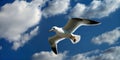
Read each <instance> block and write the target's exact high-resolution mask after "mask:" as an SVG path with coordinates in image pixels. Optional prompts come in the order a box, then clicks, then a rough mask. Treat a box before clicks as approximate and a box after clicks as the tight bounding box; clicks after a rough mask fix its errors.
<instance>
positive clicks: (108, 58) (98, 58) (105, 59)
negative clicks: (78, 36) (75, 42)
mask: <svg viewBox="0 0 120 60" xmlns="http://www.w3.org/2000/svg"><path fill="white" fill-rule="evenodd" d="M119 54H120V47H119V46H117V47H111V48H109V49H106V50H105V51H103V52H102V53H101V54H99V55H93V56H88V55H86V54H78V55H75V56H73V57H72V60H119V59H120V55H119Z"/></svg>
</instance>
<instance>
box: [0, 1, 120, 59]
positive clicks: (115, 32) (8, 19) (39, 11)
mask: <svg viewBox="0 0 120 60" xmlns="http://www.w3.org/2000/svg"><path fill="white" fill-rule="evenodd" d="M119 16H120V0H33V1H31V0H0V60H8V59H9V60H56V59H57V60H119V59H120V55H119V54H120V20H119ZM70 18H88V19H92V20H95V21H99V22H101V24H100V25H97V26H82V27H80V28H78V29H77V30H76V31H75V32H74V34H78V35H81V40H80V42H79V43H77V44H72V43H71V41H70V40H69V39H65V40H63V41H61V42H60V43H59V44H58V52H59V54H58V55H55V54H54V53H53V52H52V51H51V48H50V45H49V43H48V37H50V36H53V35H54V34H55V33H54V32H48V31H49V29H51V27H52V26H58V27H63V26H64V25H65V24H66V23H67V21H68V20H69V19H70Z"/></svg>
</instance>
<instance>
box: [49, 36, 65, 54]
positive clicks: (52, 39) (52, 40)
mask: <svg viewBox="0 0 120 60" xmlns="http://www.w3.org/2000/svg"><path fill="white" fill-rule="evenodd" d="M63 39H64V38H61V37H60V36H58V35H55V36H52V37H50V38H49V39H48V40H49V43H50V45H51V49H52V51H53V52H54V53H55V54H57V43H58V42H59V41H61V40H63Z"/></svg>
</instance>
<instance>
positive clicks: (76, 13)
mask: <svg viewBox="0 0 120 60" xmlns="http://www.w3.org/2000/svg"><path fill="white" fill-rule="evenodd" d="M119 7H120V0H93V1H92V2H91V3H90V5H88V6H86V5H85V4H81V3H77V5H76V6H75V7H74V8H73V9H72V11H71V13H70V16H71V17H82V18H102V17H106V16H108V15H109V14H110V13H112V12H114V11H115V10H116V9H118V8H119Z"/></svg>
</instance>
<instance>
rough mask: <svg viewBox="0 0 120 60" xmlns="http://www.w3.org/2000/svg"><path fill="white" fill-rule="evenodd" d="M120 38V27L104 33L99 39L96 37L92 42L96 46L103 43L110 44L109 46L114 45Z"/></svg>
mask: <svg viewBox="0 0 120 60" xmlns="http://www.w3.org/2000/svg"><path fill="white" fill-rule="evenodd" d="M119 38H120V27H118V28H116V29H114V30H112V31H109V32H106V33H103V34H101V35H99V36H97V37H94V38H93V39H92V42H94V43H95V44H102V43H108V44H114V43H115V42H116V41H118V40H119Z"/></svg>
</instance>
